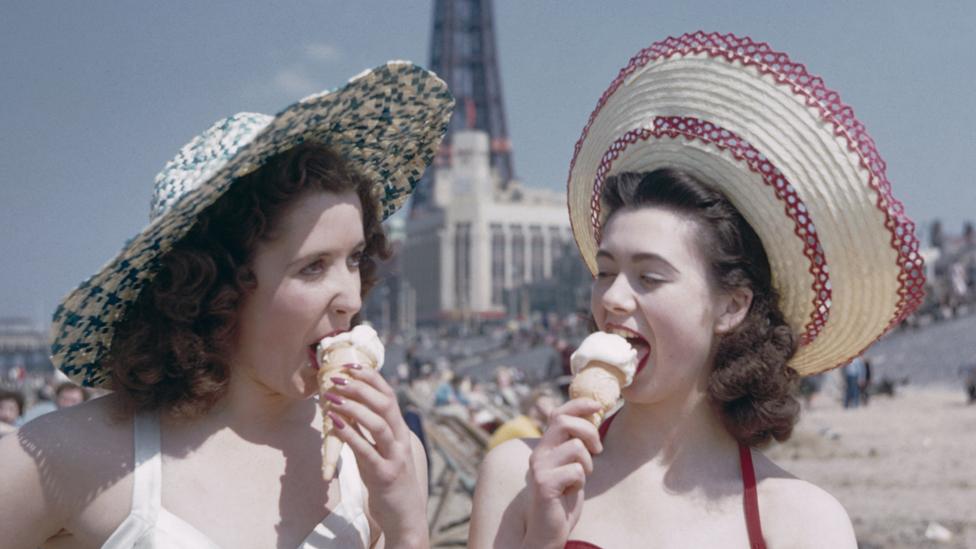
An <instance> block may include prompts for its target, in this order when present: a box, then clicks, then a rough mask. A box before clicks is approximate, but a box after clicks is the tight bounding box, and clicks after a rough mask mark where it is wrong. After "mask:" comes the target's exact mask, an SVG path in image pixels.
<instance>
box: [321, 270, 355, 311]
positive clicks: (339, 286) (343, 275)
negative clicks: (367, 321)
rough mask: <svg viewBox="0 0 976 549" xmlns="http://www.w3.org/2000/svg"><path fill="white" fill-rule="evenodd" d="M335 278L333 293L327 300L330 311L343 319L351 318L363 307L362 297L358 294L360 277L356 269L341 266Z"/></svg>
mask: <svg viewBox="0 0 976 549" xmlns="http://www.w3.org/2000/svg"><path fill="white" fill-rule="evenodd" d="M337 270H339V271H340V273H339V275H338V276H336V278H335V295H334V296H333V297H332V300H331V301H330V302H329V308H330V309H331V312H332V313H333V314H334V315H336V316H339V317H342V318H343V319H348V318H352V317H353V316H355V314H356V313H358V312H359V310H360V309H362V307H363V298H362V296H361V295H360V289H361V288H362V279H361V278H360V276H359V270H358V269H350V268H348V267H342V268H340V269H337Z"/></svg>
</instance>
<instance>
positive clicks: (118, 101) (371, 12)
mask: <svg viewBox="0 0 976 549" xmlns="http://www.w3.org/2000/svg"><path fill="white" fill-rule="evenodd" d="M431 9H432V2H430V1H419V0H400V1H393V0H390V1H385V2H381V1H377V0H359V1H355V2H350V1H324V0H321V1H317V2H311V1H300V0H294V1H290V2H275V3H272V2H251V1H245V0H241V1H235V2H229V1H224V2H199V1H173V0H171V1H165V2H51V1H44V0H38V1H32V2H14V1H12V0H5V1H3V5H2V13H3V17H0V52H2V54H0V128H2V130H0V178H2V182H0V216H2V219H3V222H4V225H5V229H4V231H3V236H2V238H0V257H2V258H3V260H4V261H3V263H4V264H3V268H2V270H0V316H26V317H29V318H31V319H32V320H34V321H35V322H37V323H38V324H39V325H40V324H43V323H45V322H47V319H48V318H49V316H50V313H51V312H52V311H53V309H54V307H55V306H56V305H57V302H58V301H59V299H60V298H61V297H62V296H63V295H64V294H65V293H67V292H68V291H69V290H70V289H71V288H72V287H73V286H74V285H76V284H77V283H78V282H80V281H81V280H83V279H84V278H86V277H87V276H89V275H90V274H92V273H93V272H94V271H95V270H96V269H98V268H99V267H100V266H101V265H102V264H103V263H105V262H106V261H107V260H108V259H109V258H110V257H112V256H113V255H114V254H115V253H116V252H117V251H118V249H119V248H120V247H121V245H122V243H123V242H124V241H125V240H126V239H127V238H129V237H130V236H132V235H133V234H135V233H136V232H138V231H139V230H140V229H141V228H142V227H143V226H144V225H145V223H146V220H147V215H148V205H149V196H150V191H151V185H152V179H153V176H154V175H155V174H156V172H158V171H159V169H160V168H162V166H163V164H165V162H166V161H167V160H169V159H170V158H171V157H172V156H173V155H174V154H175V153H176V151H177V150H178V149H179V148H180V147H181V146H182V145H183V144H184V143H186V142H187V141H189V140H190V139H191V138H192V137H193V136H194V135H195V134H197V133H199V132H200V131H202V130H204V129H205V128H207V127H208V126H209V125H210V124H211V123H212V122H214V121H215V120H217V119H219V118H222V117H224V116H227V115H229V114H232V113H234V112H238V111H244V110H248V111H257V112H267V113H273V112H276V111H277V110H279V109H281V108H282V107H284V106H286V105H288V104H289V103H291V102H292V101H294V100H296V99H298V98H300V97H303V96H305V95H307V94H309V93H312V92H315V91H319V90H322V89H326V88H331V87H334V86H336V85H338V84H340V83H342V82H344V81H345V80H346V79H348V78H349V77H350V76H352V75H354V74H356V73H358V72H360V71H361V70H362V69H364V68H367V67H371V66H375V65H378V64H381V63H382V62H384V61H386V60H388V59H410V60H413V61H415V62H417V63H419V64H422V65H424V64H426V63H427V61H428V59H427V57H428V40H429V33H430V23H431ZM495 24H496V30H497V38H498V50H499V58H500V63H501V73H502V83H503V89H504V101H505V105H506V109H507V117H508V127H509V133H510V138H511V140H512V142H513V147H514V160H515V170H516V173H517V174H518V176H519V177H520V178H521V179H522V180H523V181H524V182H525V183H526V184H529V185H538V186H548V187H552V188H561V187H562V186H563V185H564V183H565V177H566V173H567V168H568V163H569V159H570V156H571V153H572V149H573V144H574V143H575V141H576V139H577V138H578V137H579V133H580V130H581V129H582V127H583V124H584V122H585V121H586V118H587V117H588V115H589V113H590V111H591V110H592V109H593V107H594V106H595V104H596V101H597V99H598V98H599V96H600V94H601V93H602V92H603V90H604V89H605V88H606V86H607V85H608V84H609V83H610V81H611V80H612V79H613V77H614V76H615V74H616V73H617V71H618V70H619V69H620V68H621V67H622V66H623V65H624V64H625V63H626V62H627V60H628V59H629V58H630V56H631V55H632V54H634V53H635V52H637V51H638V50H639V49H641V48H643V47H645V46H647V45H649V44H651V43H652V42H655V41H657V40H659V39H661V38H663V37H666V36H668V35H678V34H681V33H684V32H689V31H694V30H698V29H703V30H715V31H721V32H733V33H735V34H739V35H749V36H752V37H753V38H756V39H759V40H764V41H766V42H769V43H770V44H771V45H772V46H773V47H774V48H775V49H778V50H781V51H786V52H788V53H789V54H790V55H791V56H792V57H793V58H794V59H796V60H798V61H801V62H803V63H805V64H806V65H807V67H808V68H809V69H810V70H811V72H813V73H815V74H819V75H821V76H823V77H824V79H825V80H826V82H827V85H828V86H829V87H831V88H833V89H836V90H839V91H840V93H841V96H842V97H843V99H844V101H845V102H846V103H848V104H850V105H852V106H853V107H854V110H855V113H856V114H857V116H858V117H859V118H860V119H861V121H862V122H864V123H865V125H866V126H867V128H868V130H869V132H870V133H871V135H872V136H873V137H874V140H875V142H876V143H877V145H878V148H879V150H880V152H881V154H882V156H883V157H884V158H885V159H886V161H887V163H888V175H889V179H890V180H891V181H892V182H893V185H894V188H895V195H896V196H897V197H899V198H900V199H901V200H902V201H903V202H904V203H905V205H906V208H907V210H908V212H909V214H910V215H911V216H912V217H913V218H914V219H916V221H919V222H920V224H922V225H923V226H924V225H927V224H928V222H930V221H931V220H932V219H934V218H936V217H940V218H942V219H943V220H944V222H945V224H946V226H947V228H948V230H949V231H950V232H953V233H958V232H959V230H960V227H961V225H962V223H963V221H964V220H974V219H976V177H974V175H973V173H972V171H971V169H969V168H970V166H971V165H972V160H971V159H974V158H976V103H974V97H976V32H974V31H973V29H974V28H976V2H970V1H963V0H960V1H953V2H949V1H947V2H930V3H924V4H923V3H919V2H909V1H901V0H898V1H876V2H870V1H857V2H841V1H832V2H785V1H783V2H774V1H762V2H743V1H741V0H738V1H693V0H686V1H683V2H660V1H655V2H652V1H647V0H645V1H631V2H617V1H613V0H607V1H592V0H591V1H583V0H562V1H555V0H547V1H516V0H499V1H497V2H496V6H495Z"/></svg>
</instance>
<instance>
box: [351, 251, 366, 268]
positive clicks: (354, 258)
mask: <svg viewBox="0 0 976 549" xmlns="http://www.w3.org/2000/svg"><path fill="white" fill-rule="evenodd" d="M365 258H366V253H365V252H364V251H362V250H360V251H358V252H355V253H353V254H352V255H350V256H349V266H350V267H352V268H354V269H358V268H359V265H360V264H361V263H362V262H363V259H365Z"/></svg>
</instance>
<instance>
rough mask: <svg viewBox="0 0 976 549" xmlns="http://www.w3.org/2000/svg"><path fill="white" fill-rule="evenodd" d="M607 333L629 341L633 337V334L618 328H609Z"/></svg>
mask: <svg viewBox="0 0 976 549" xmlns="http://www.w3.org/2000/svg"><path fill="white" fill-rule="evenodd" d="M607 333H610V334H615V335H618V336H620V337H622V338H624V339H631V338H633V337H635V336H634V333H633V332H629V331H627V330H621V329H619V328H611V329H610V330H608V331H607Z"/></svg>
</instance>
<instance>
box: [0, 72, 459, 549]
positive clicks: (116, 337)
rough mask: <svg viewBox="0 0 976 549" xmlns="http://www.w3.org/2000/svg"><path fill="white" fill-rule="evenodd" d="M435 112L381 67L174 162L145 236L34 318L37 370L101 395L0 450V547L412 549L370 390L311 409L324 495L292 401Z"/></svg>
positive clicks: (412, 504) (403, 443)
mask: <svg viewBox="0 0 976 549" xmlns="http://www.w3.org/2000/svg"><path fill="white" fill-rule="evenodd" d="M453 102H454V101H453V98H452V97H451V94H450V92H449V91H448V90H447V88H446V86H445V85H444V83H443V82H442V81H441V80H439V79H438V78H437V77H436V76H434V75H433V74H431V73H429V72H427V71H425V70H423V69H421V68H419V67H417V66H415V65H412V64H410V63H407V62H402V61H396V62H390V63H387V64H385V65H382V66H380V67H377V68H375V69H373V70H371V71H367V72H364V73H362V74H360V75H358V76H356V77H355V78H353V79H352V80H350V81H349V82H348V83H347V84H346V85H344V86H343V87H341V88H339V89H337V90H334V91H331V92H323V93H321V94H318V95H314V96H310V97H308V98H306V99H303V100H302V101H300V102H298V103H295V104H293V105H291V106H289V107H288V108H286V109H284V110H283V111H281V112H280V113H279V114H277V115H276V116H267V115H262V114H254V113H240V114H237V115H235V116H232V117H230V118H227V119H225V120H221V121H219V122H217V123H216V124H215V125H213V126H212V127H211V128H210V129H208V130H207V131H206V132H204V133H203V134H202V135H200V136H198V137H196V138H195V139H194V140H192V141H191V142H190V143H189V144H188V145H186V146H185V147H184V148H183V149H182V150H181V151H180V152H179V154H178V155H177V156H176V157H175V158H174V159H173V160H172V161H171V162H169V163H168V164H167V165H166V167H165V168H164V169H163V171H162V172H161V173H160V174H159V176H157V178H156V182H155V187H154V196H153V201H152V205H151V223H150V224H149V225H148V226H147V227H146V228H145V229H144V230H143V231H142V232H141V233H140V234H138V235H137V236H136V237H135V238H133V239H132V240H130V241H129V242H128V243H127V244H126V245H125V247H124V248H123V250H122V251H121V252H120V253H119V255H118V256H117V257H116V258H115V259H113V260H112V261H111V262H109V263H108V264H107V265H106V266H105V267H103V268H102V270H101V271H99V272H98V273H97V274H95V275H94V276H93V277H92V278H90V279H89V280H87V281H86V282H84V283H83V284H82V285H81V286H79V287H78V288H77V289H75V290H74V291H73V292H72V293H71V294H70V295H69V296H68V297H67V298H66V299H65V300H64V301H63V302H62V304H61V306H60V307H59V309H58V311H57V312H56V313H55V317H54V326H53V334H54V338H53V344H52V347H51V349H52V353H53V357H52V360H53V362H54V364H55V365H56V366H57V367H59V368H60V369H61V371H63V372H64V373H65V374H67V375H68V376H69V377H70V378H71V379H72V380H73V381H75V382H77V383H79V384H81V385H84V386H86V387H102V388H111V389H112V390H113V392H112V393H110V394H109V395H107V396H104V397H102V398H96V399H92V400H90V401H88V402H86V403H83V404H79V405H77V406H74V407H71V408H67V409H64V410H61V411H58V412H53V413H50V414H47V415H45V416H42V417H40V418H38V419H37V420H35V421H33V422H31V423H29V424H27V425H25V426H24V427H22V428H21V429H20V431H19V432H18V433H17V434H16V436H8V437H5V438H4V439H3V440H2V441H0V462H2V463H3V464H4V467H3V468H2V469H0V485H2V486H3V487H4V489H3V494H2V495H0V531H2V532H3V543H2V545H3V546H4V547H5V548H11V549H17V548H25V549H26V548H31V549H34V548H37V547H68V546H70V547H105V548H129V547H139V548H149V547H160V548H162V547H210V548H213V547H255V548H257V547H262V548H263V547H279V548H282V547H285V548H287V547H302V548H313V547H316V548H317V547H342V548H346V547H383V546H385V547H426V546H428V545H429V543H428V533H427V527H426V502H427V478H426V475H427V467H426V464H425V459H424V452H423V449H422V448H421V445H420V443H419V442H418V441H417V439H416V437H414V436H412V435H411V434H410V431H409V429H408V428H407V426H406V425H405V424H404V421H403V419H402V417H401V414H400V410H399V408H398V407H397V404H396V397H395V395H394V393H393V391H392V390H391V388H390V386H389V385H388V384H387V382H386V381H384V379H383V378H382V377H381V376H380V374H379V373H377V372H375V371H373V370H372V369H369V368H362V367H360V366H359V365H356V364H347V365H345V366H346V367H347V368H348V370H349V375H350V377H351V381H347V382H345V383H342V384H338V382H337V386H336V387H335V388H334V389H333V391H332V392H330V393H327V394H325V395H323V396H324V397H325V398H328V399H329V400H330V401H331V402H332V405H331V410H332V411H331V412H330V417H331V418H332V420H333V422H334V425H335V430H334V432H335V433H336V434H337V436H338V437H339V438H340V439H341V440H342V441H343V442H344V443H345V445H344V447H343V450H342V453H341V455H340V457H339V463H338V472H337V474H336V475H335V477H334V478H333V480H332V481H329V482H327V481H325V480H324V479H323V471H322V461H323V460H322V444H323V437H322V431H321V426H322V417H321V414H322V411H321V408H320V406H319V403H318V402H317V400H316V399H315V398H312V397H314V396H317V395H318V381H317V377H316V374H317V369H318V367H319V364H318V363H317V362H318V359H317V357H316V354H315V347H316V344H317V343H318V341H319V340H321V339H322V338H323V337H325V336H331V335H335V334H338V333H341V332H345V331H348V330H350V328H351V327H352V326H353V325H355V324H356V323H357V321H358V319H357V316H358V313H359V311H360V308H361V306H362V299H363V296H364V295H365V293H366V291H367V290H368V289H369V288H370V286H371V285H372V284H373V282H374V279H375V276H376V264H375V262H376V260H377V259H378V258H383V257H386V256H387V255H388V253H389V252H388V249H387V244H386V238H385V236H384V232H383V228H382V225H381V222H382V220H383V219H385V218H386V217H388V216H389V215H390V214H392V213H393V212H394V211H396V209H397V208H398V207H399V206H401V205H402V204H403V203H404V201H405V200H406V199H407V197H408V195H409V194H410V192H411V191H412V189H413V187H414V185H415V184H416V182H417V181H418V180H419V178H420V177H421V175H422V173H423V171H424V170H425V168H426V166H427V165H428V163H429V162H430V161H431V159H432V158H433V156H434V154H435V151H436V150H437V147H438V146H439V143H440V141H441V139H442V137H443V134H444V132H445V130H446V127H447V123H448V120H449V117H450V113H451V111H452V108H453ZM336 379H344V378H336ZM354 426H355V427H354Z"/></svg>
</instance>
